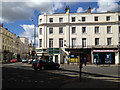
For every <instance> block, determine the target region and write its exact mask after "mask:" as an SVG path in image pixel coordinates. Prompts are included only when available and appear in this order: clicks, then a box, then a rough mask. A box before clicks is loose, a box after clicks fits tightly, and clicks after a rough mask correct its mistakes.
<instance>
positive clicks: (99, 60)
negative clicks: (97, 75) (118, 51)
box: [93, 52, 115, 64]
mask: <svg viewBox="0 0 120 90" xmlns="http://www.w3.org/2000/svg"><path fill="white" fill-rule="evenodd" d="M93 63H95V64H115V53H114V52H109V53H108V52H98V53H94V54H93Z"/></svg>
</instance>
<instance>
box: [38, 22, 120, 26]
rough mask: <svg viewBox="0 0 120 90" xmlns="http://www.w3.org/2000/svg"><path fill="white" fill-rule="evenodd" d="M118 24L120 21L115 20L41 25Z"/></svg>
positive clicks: (43, 24)
mask: <svg viewBox="0 0 120 90" xmlns="http://www.w3.org/2000/svg"><path fill="white" fill-rule="evenodd" d="M108 24H109V25H116V24H120V21H113V22H74V23H42V24H39V25H38V27H39V26H66V25H108Z"/></svg>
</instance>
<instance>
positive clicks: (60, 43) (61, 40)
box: [59, 38, 63, 47]
mask: <svg viewBox="0 0 120 90" xmlns="http://www.w3.org/2000/svg"><path fill="white" fill-rule="evenodd" d="M59 47H63V38H60V39H59Z"/></svg>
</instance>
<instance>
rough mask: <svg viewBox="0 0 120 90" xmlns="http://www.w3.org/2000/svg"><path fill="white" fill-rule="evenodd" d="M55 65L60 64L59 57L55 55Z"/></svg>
mask: <svg viewBox="0 0 120 90" xmlns="http://www.w3.org/2000/svg"><path fill="white" fill-rule="evenodd" d="M55 63H58V55H55Z"/></svg>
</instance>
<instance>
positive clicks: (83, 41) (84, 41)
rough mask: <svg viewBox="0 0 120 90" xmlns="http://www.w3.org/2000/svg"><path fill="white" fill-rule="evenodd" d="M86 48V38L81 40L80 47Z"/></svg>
mask: <svg viewBox="0 0 120 90" xmlns="http://www.w3.org/2000/svg"><path fill="white" fill-rule="evenodd" d="M86 46H87V42H86V38H82V47H86Z"/></svg>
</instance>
